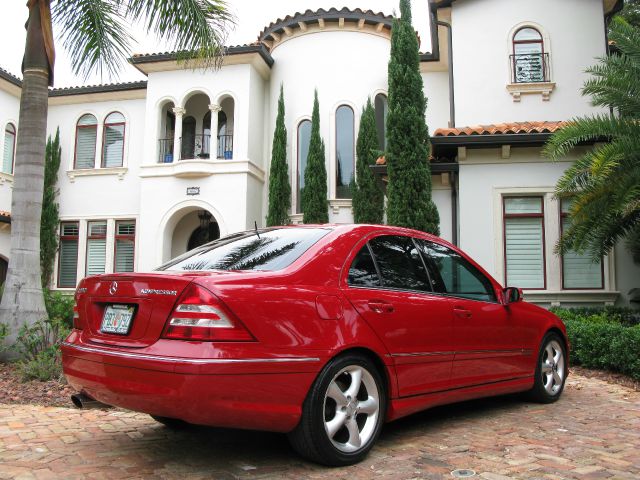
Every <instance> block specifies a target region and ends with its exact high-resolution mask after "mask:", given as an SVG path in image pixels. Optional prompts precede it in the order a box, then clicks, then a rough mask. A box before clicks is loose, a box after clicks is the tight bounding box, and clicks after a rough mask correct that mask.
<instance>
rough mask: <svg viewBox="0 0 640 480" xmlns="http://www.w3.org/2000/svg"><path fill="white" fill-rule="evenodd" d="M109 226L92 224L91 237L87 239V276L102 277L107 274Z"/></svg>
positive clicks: (90, 227)
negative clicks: (107, 234)
mask: <svg viewBox="0 0 640 480" xmlns="http://www.w3.org/2000/svg"><path fill="white" fill-rule="evenodd" d="M106 233H107V224H106V223H102V222H100V223H98V222H96V223H90V224H89V237H96V238H88V239H87V276H89V275H100V274H101V273H104V272H105V264H106V259H107V239H106Z"/></svg>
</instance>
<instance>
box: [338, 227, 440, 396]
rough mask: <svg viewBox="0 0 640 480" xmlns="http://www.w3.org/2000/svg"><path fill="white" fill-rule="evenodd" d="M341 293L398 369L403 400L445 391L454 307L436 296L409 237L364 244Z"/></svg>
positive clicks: (377, 240) (351, 266)
mask: <svg viewBox="0 0 640 480" xmlns="http://www.w3.org/2000/svg"><path fill="white" fill-rule="evenodd" d="M346 284H347V285H346V286H345V287H344V292H345V295H346V296H347V298H348V299H349V300H350V301H351V303H352V304H353V305H354V307H355V308H356V309H357V311H358V312H359V313H360V315H362V317H363V318H364V319H365V321H366V322H367V323H368V324H369V325H370V326H371V328H372V329H373V330H374V331H375V332H376V334H377V335H378V337H379V338H380V339H381V340H382V342H383V343H384V344H385V345H386V347H387V349H388V351H389V353H390V354H391V356H392V358H393V360H394V363H395V365H396V372H397V377H398V387H399V391H400V395H401V396H408V395H417V394H422V393H428V392H433V391H438V390H443V389H445V388H447V386H448V382H449V378H450V375H451V364H452V361H453V353H452V346H451V339H452V332H453V324H452V313H451V311H452V307H451V304H450V303H449V301H448V299H447V298H445V297H442V296H439V295H434V294H433V292H432V291H431V290H432V286H431V281H430V278H429V276H428V274H427V271H426V266H425V264H424V262H423V260H422V258H421V256H420V254H419V252H418V249H417V248H416V245H415V243H414V241H413V239H412V238H411V237H405V236H390V235H385V236H379V237H376V238H373V239H371V240H370V241H369V242H368V243H365V244H364V245H363V246H362V247H361V248H360V250H359V252H358V254H357V255H356V256H355V258H354V260H353V262H352V263H351V265H350V268H349V276H348V280H347V282H346Z"/></svg>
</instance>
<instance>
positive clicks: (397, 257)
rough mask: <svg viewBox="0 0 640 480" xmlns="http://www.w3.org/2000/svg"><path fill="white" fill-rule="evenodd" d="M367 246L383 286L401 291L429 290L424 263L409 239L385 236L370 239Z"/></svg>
mask: <svg viewBox="0 0 640 480" xmlns="http://www.w3.org/2000/svg"><path fill="white" fill-rule="evenodd" d="M369 245H371V251H372V252H373V256H374V258H375V261H376V264H377V265H378V269H379V270H380V276H381V277H382V285H383V286H385V287H390V288H399V289H402V290H421V291H430V290H431V287H430V285H429V283H430V282H429V277H428V275H427V271H426V269H425V266H424V263H423V261H422V258H421V257H420V253H419V252H418V249H417V248H416V245H415V243H414V242H413V240H412V239H411V238H409V237H400V236H392V235H385V236H382V237H376V238H374V239H372V240H371V241H370V242H369Z"/></svg>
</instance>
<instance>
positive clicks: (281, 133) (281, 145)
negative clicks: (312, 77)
mask: <svg viewBox="0 0 640 480" xmlns="http://www.w3.org/2000/svg"><path fill="white" fill-rule="evenodd" d="M290 207H291V185H290V184H289V172H288V169H287V128H286V127H285V126H284V88H283V86H282V85H280V98H279V99H278V116H277V118H276V129H275V131H274V132H273V146H272V148H271V172H270V173H269V212H268V215H267V226H268V227H272V226H275V225H286V224H288V223H289V213H288V211H289V208H290Z"/></svg>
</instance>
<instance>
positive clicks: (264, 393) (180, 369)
mask: <svg viewBox="0 0 640 480" xmlns="http://www.w3.org/2000/svg"><path fill="white" fill-rule="evenodd" d="M70 339H71V337H70ZM61 349H62V361H63V368H64V373H65V375H66V377H67V380H68V381H69V383H70V384H71V386H72V387H74V388H75V389H76V390H78V391H81V392H82V393H85V394H86V395H88V396H90V397H92V398H95V399H96V400H98V401H100V402H102V403H105V404H107V405H113V406H117V407H122V408H126V409H129V410H135V411H139V412H143V413H149V414H152V415H158V416H163V417H169V418H178V419H181V420H185V421H187V422H190V423H194V424H200V425H211V426H218V427H231V428H245V429H255V430H269V431H276V432H288V431H290V430H292V429H293V428H294V427H295V426H296V425H297V423H298V421H299V419H300V415H301V411H302V404H303V402H304V399H305V397H306V395H307V392H308V391H309V388H310V386H311V384H312V383H313V381H314V379H315V377H316V375H317V372H318V371H319V370H320V368H321V365H322V363H321V359H320V358H318V357H303V356H279V357H275V356H272V357H268V356H265V357H264V358H262V357H260V358H258V357H251V358H230V357H228V356H222V355H220V356H218V357H217V358H192V357H188V358H187V357H174V356H163V355H158V354H152V353H148V352H140V351H130V350H124V349H118V348H110V347H103V346H96V345H88V344H85V343H81V342H79V341H76V342H65V343H63V344H62V346H61Z"/></svg>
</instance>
